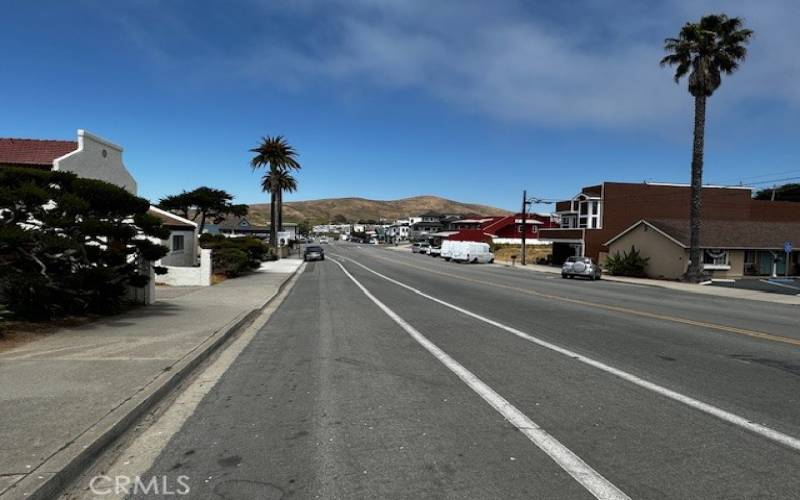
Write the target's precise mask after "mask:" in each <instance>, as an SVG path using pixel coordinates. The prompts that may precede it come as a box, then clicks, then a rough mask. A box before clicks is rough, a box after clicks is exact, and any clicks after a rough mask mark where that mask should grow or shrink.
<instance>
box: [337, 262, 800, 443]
mask: <svg viewBox="0 0 800 500" xmlns="http://www.w3.org/2000/svg"><path fill="white" fill-rule="evenodd" d="M343 258H345V259H347V260H349V261H350V262H352V263H353V264H355V265H357V266H359V267H362V268H364V269H365V270H367V271H369V272H371V273H372V274H374V275H376V276H379V277H381V278H383V279H385V280H387V281H389V282H391V283H394V284H395V285H397V286H400V287H403V288H405V289H407V290H410V291H412V292H414V293H416V294H417V295H419V296H421V297H425V298H426V299H429V300H432V301H433V302H436V303H437V304H441V305H443V306H445V307H449V308H450V309H453V310H455V311H458V312H460V313H462V314H465V315H467V316H469V317H471V318H475V319H477V320H480V321H483V322H484V323H488V324H490V325H492V326H495V327H497V328H500V329H501V330H505V331H507V332H509V333H513V334H514V335H516V336H517V337H520V338H522V339H525V340H527V341H529V342H533V343H534V344H537V345H539V346H542V347H545V348H547V349H550V350H552V351H555V352H557V353H559V354H563V355H564V356H568V357H570V358H573V359H575V360H577V361H580V362H581V363H585V364H587V365H589V366H593V367H595V368H597V369H599V370H602V371H604V372H606V373H610V374H612V375H615V376H617V377H619V378H621V379H623V380H626V381H628V382H630V383H632V384H635V385H638V386H639V387H643V388H645V389H647V390H650V391H653V392H655V393H657V394H659V395H661V396H664V397H666V398H669V399H672V400H673V401H677V402H679V403H683V404H685V405H687V406H689V407H691V408H694V409H695V410H699V411H702V412H703V413H707V414H709V415H712V416H714V417H717V418H719V419H720V420H723V421H725V422H728V423H730V424H733V425H736V426H738V427H741V428H743V429H745V430H747V431H750V432H753V433H755V434H758V435H759V436H761V437H765V438H767V439H769V440H771V441H774V442H776V443H778V444H781V445H783V446H787V447H789V448H792V449H793V450H796V451H800V439H797V438H796V437H793V436H790V435H788V434H784V433H782V432H780V431H777V430H775V429H772V428H770V427H767V426H766V425H762V424H759V423H756V422H752V421H750V420H748V419H746V418H744V417H741V416H739V415H736V414H735V413H731V412H729V411H727V410H723V409H722V408H718V407H716V406H714V405H712V404H709V403H705V402H703V401H700V400H698V399H694V398H692V397H690V396H686V395H685V394H681V393H679V392H676V391H673V390H672V389H667V388H666V387H664V386H661V385H658V384H656V383H653V382H650V381H648V380H645V379H643V378H640V377H637V376H636V375H633V374H632V373H628V372H626V371H623V370H620V369H618V368H614V367H613V366H609V365H607V364H605V363H603V362H600V361H597V360H595V359H592V358H589V357H587V356H583V355H582V354H578V353H577V352H575V351H570V350H569V349H566V348H564V347H560V346H558V345H556V344H552V343H550V342H548V341H546V340H542V339H540V338H537V337H534V336H533V335H529V334H527V333H525V332H523V331H520V330H517V329H516V328H513V327H510V326H507V325H504V324H502V323H499V322H497V321H494V320H493V319H489V318H487V317H485V316H481V315H480V314H476V313H474V312H472V311H468V310H467V309H464V308H462V307H459V306H457V305H455V304H451V303H449V302H445V301H444V300H441V299H437V298H436V297H433V296H431V295H428V294H426V293H425V292H422V291H420V290H418V289H416V288H414V287H412V286H409V285H406V284H405V283H401V282H399V281H397V280H395V279H393V278H390V277H388V276H386V275H384V274H381V273H379V272H377V271H374V270H372V269H370V268H369V267H367V266H365V265H363V264H361V263H360V262H356V261H355V260H353V259H350V258H348V257H343ZM337 264H338V262H337ZM339 265H341V264H339Z"/></svg>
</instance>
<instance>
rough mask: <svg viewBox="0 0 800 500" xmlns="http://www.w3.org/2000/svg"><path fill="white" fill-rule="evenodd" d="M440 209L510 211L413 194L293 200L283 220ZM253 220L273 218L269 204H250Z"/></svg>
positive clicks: (483, 212)
mask: <svg viewBox="0 0 800 500" xmlns="http://www.w3.org/2000/svg"><path fill="white" fill-rule="evenodd" d="M425 212H436V213H443V214H457V215H481V216H488V215H507V214H510V213H511V212H509V211H508V210H504V209H502V208H497V207H492V206H489V205H482V204H479V203H465V202H460V201H455V200H450V199H447V198H442V197H439V196H433V195H420V196H411V197H408V198H401V199H397V200H372V199H369V198H362V197H357V196H350V197H343V198H324V199H319V200H305V201H290V202H284V204H283V219H284V221H286V222H301V221H304V220H308V221H310V222H312V223H322V222H328V221H333V220H334V219H341V218H342V217H344V218H345V219H346V220H347V221H349V222H356V221H359V220H376V221H377V220H380V219H385V220H395V219H402V218H405V217H411V216H415V215H420V214H423V213H425ZM250 219H252V221H253V222H259V223H263V222H266V221H267V220H268V219H269V203H256V204H251V205H250Z"/></svg>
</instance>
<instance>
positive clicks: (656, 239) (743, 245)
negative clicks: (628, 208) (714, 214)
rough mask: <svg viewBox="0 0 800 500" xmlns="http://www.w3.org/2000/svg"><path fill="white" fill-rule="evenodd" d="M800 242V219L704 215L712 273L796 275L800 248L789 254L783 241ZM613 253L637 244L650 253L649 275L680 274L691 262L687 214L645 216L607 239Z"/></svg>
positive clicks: (706, 261) (707, 265) (706, 258)
mask: <svg viewBox="0 0 800 500" xmlns="http://www.w3.org/2000/svg"><path fill="white" fill-rule="evenodd" d="M786 242H791V243H793V244H794V245H793V246H797V245H800V222H797V223H791V222H750V221H733V220H709V221H704V222H703V225H702V230H701V232H700V246H701V248H702V252H703V268H704V270H705V271H707V272H709V273H710V274H711V276H712V277H713V278H738V277H741V276H771V275H778V276H782V275H784V274H785V273H786V271H787V267H786V266H787V264H788V266H789V268H788V271H789V274H791V275H796V274H797V273H798V270H799V269H800V264H799V262H798V256H799V255H800V253H799V252H797V251H794V252H793V253H791V254H790V255H789V258H788V263H787V255H786V253H785V252H784V244H785V243H786ZM605 245H606V246H608V249H609V252H608V255H615V254H616V253H619V254H620V255H622V254H623V253H624V252H628V251H630V249H631V247H635V248H636V249H637V250H638V251H639V252H640V253H641V255H642V257H647V258H648V259H649V261H648V263H647V268H646V269H645V272H646V274H647V276H648V277H650V278H659V279H680V278H681V277H682V276H683V274H684V273H685V272H686V269H687V267H688V265H689V222H688V220H680V219H678V220H640V221H639V222H637V223H635V224H633V225H632V226H630V227H629V228H628V229H626V230H624V231H623V232H621V233H620V234H618V235H617V236H615V237H614V238H612V239H611V240H609V241H608V242H606V243H605Z"/></svg>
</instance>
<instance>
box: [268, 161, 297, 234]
mask: <svg viewBox="0 0 800 500" xmlns="http://www.w3.org/2000/svg"><path fill="white" fill-rule="evenodd" d="M261 190H262V191H264V192H270V193H274V197H275V205H276V210H275V212H276V218H277V227H278V230H279V231H283V213H282V212H283V192H284V191H287V192H289V193H294V192H295V191H297V179H295V178H294V176H293V175H292V174H291V173H290V172H289V171H288V170H286V169H280V168H275V169H272V168H270V170H269V171H268V172H267V173H266V174H264V177H262V178H261Z"/></svg>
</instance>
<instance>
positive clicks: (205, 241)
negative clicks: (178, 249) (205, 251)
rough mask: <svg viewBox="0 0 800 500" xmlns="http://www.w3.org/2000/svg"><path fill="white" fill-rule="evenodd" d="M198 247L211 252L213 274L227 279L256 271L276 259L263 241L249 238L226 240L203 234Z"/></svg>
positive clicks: (220, 236)
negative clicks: (263, 263)
mask: <svg viewBox="0 0 800 500" xmlns="http://www.w3.org/2000/svg"><path fill="white" fill-rule="evenodd" d="M200 246H201V247H202V248H209V249H211V250H213V253H212V254H211V262H212V266H213V270H214V273H215V274H224V275H225V276H227V277H229V278H234V277H236V276H240V275H242V274H244V273H246V272H247V271H250V270H253V269H258V267H259V266H260V265H261V263H262V262H264V261H267V260H275V259H276V256H275V254H274V253H272V250H271V249H270V248H269V247H268V246H267V245H266V244H264V242H263V241H261V240H260V239H258V238H253V237H249V236H245V237H241V238H226V237H225V236H222V235H219V234H216V235H212V234H204V235H202V236H201V237H200Z"/></svg>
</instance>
